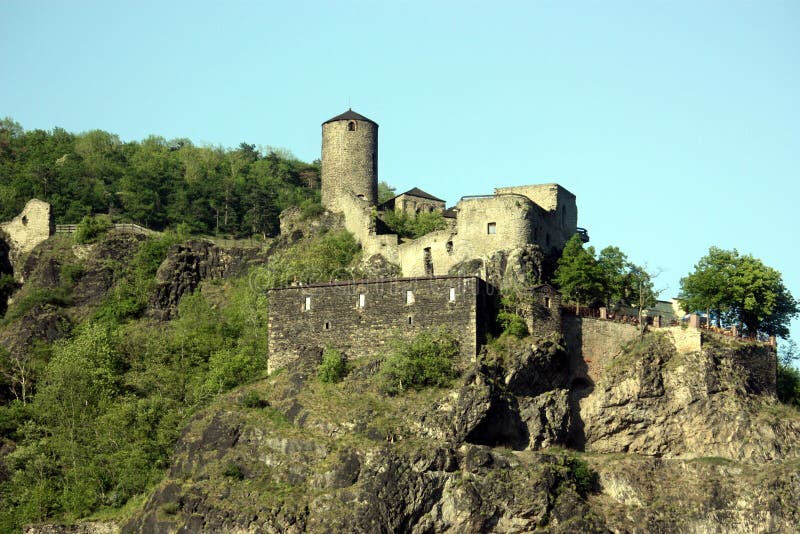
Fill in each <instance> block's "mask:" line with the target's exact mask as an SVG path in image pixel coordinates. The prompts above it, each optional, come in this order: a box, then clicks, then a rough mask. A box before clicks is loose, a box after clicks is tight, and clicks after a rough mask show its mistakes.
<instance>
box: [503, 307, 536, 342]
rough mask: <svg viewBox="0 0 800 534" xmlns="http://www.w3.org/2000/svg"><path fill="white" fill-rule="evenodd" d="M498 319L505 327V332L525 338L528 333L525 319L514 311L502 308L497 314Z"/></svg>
mask: <svg viewBox="0 0 800 534" xmlns="http://www.w3.org/2000/svg"><path fill="white" fill-rule="evenodd" d="M497 321H498V322H499V323H500V327H501V328H502V329H503V333H505V334H508V335H511V336H514V337H517V338H523V337H525V336H527V335H528V333H529V332H528V326H527V325H526V324H525V320H524V319H523V318H522V317H520V316H519V315H517V314H516V313H514V312H511V311H507V310H502V311H500V312H499V313H498V314H497Z"/></svg>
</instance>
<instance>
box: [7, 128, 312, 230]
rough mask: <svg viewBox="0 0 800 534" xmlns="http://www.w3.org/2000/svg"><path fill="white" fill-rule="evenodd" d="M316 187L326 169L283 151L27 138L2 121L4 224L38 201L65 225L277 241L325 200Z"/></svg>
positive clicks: (35, 134)
mask: <svg viewBox="0 0 800 534" xmlns="http://www.w3.org/2000/svg"><path fill="white" fill-rule="evenodd" d="M318 184H319V165H317V164H307V163H303V162H301V161H298V160H297V159H296V158H294V157H293V156H292V155H291V154H290V153H289V152H288V151H285V150H280V149H265V150H264V151H263V153H262V152H261V151H259V150H257V149H256V147H255V145H252V144H248V143H241V144H240V145H239V146H238V147H237V148H235V149H223V148H221V147H211V146H195V145H193V144H192V142H191V141H189V140H188V139H173V140H166V139H164V138H163V137H158V136H150V137H148V138H147V139H144V140H142V141H140V142H123V141H121V140H120V139H119V137H117V136H116V135H114V134H111V133H108V132H104V131H102V130H92V131H89V132H85V133H81V134H73V133H69V132H67V131H65V130H63V129H60V128H54V129H53V130H52V131H44V130H32V131H25V130H24V129H23V128H22V127H21V126H20V125H19V124H18V123H16V122H14V121H13V120H11V119H9V118H6V119H3V120H2V121H0V220H8V219H11V218H12V217H14V216H15V215H16V214H17V213H19V211H20V210H21V209H22V207H23V206H24V205H25V203H26V202H27V201H28V200H29V199H31V198H33V197H36V198H40V199H42V200H46V201H47V202H49V203H50V204H51V205H52V207H53V214H54V217H55V220H56V223H59V224H62V223H68V224H75V223H78V222H79V221H81V220H82V219H83V218H84V217H85V216H87V215H97V214H108V215H109V216H111V217H112V218H113V219H114V220H115V221H118V222H135V223H139V224H142V225H144V226H147V227H149V228H152V229H154V230H163V229H164V228H167V227H174V226H176V225H178V224H185V225H186V226H187V227H188V228H189V229H190V230H191V231H192V232H193V233H204V234H226V235H231V234H232V235H236V236H250V235H256V234H261V235H273V234H275V233H276V232H277V231H278V214H279V213H280V211H281V210H282V209H284V208H286V207H288V206H291V205H297V204H300V203H301V202H302V201H304V200H312V201H315V200H318V196H319V192H318Z"/></svg>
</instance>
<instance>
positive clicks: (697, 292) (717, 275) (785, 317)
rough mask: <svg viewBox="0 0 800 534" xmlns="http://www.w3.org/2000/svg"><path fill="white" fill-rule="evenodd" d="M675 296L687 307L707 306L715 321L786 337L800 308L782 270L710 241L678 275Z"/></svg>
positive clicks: (754, 331)
mask: <svg viewBox="0 0 800 534" xmlns="http://www.w3.org/2000/svg"><path fill="white" fill-rule="evenodd" d="M679 299H680V302H681V305H682V306H683V308H684V309H685V310H689V311H692V310H709V311H710V312H711V313H712V314H713V315H714V316H716V318H717V323H718V325H722V324H735V325H738V326H740V327H741V326H744V327H745V328H746V329H747V331H748V332H749V333H751V334H757V333H763V334H767V335H776V336H781V337H787V336H788V335H789V323H790V321H791V320H792V318H794V317H796V316H797V315H798V313H800V308H798V302H797V301H796V300H795V298H794V297H793V296H792V294H791V293H790V292H789V290H788V289H787V287H786V285H785V284H784V283H783V277H782V276H781V273H780V272H779V271H777V270H776V269H773V268H772V267H769V266H767V265H765V264H764V263H763V262H762V261H761V260H759V259H758V258H755V257H753V256H752V255H750V254H747V255H740V254H739V252H738V251H737V250H736V249H734V250H723V249H720V248H717V247H711V248H710V249H709V251H708V254H707V255H705V256H703V257H702V258H700V261H699V262H698V263H697V265H695V268H694V271H692V272H691V273H689V275H688V276H686V277H684V278H682V279H681V292H680V295H679Z"/></svg>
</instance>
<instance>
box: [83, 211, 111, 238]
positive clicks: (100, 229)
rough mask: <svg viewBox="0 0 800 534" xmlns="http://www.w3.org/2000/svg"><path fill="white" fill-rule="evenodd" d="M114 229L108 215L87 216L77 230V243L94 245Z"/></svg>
mask: <svg viewBox="0 0 800 534" xmlns="http://www.w3.org/2000/svg"><path fill="white" fill-rule="evenodd" d="M113 227H114V223H113V222H111V217H109V216H108V215H95V216H92V215H87V216H85V217H84V218H83V219H81V222H79V223H78V227H77V228H76V229H75V242H76V243H94V242H95V241H97V239H98V238H99V237H100V236H101V235H103V234H104V233H106V232H108V231H109V230H111V229H112V228H113Z"/></svg>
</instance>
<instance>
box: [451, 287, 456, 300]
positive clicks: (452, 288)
mask: <svg viewBox="0 0 800 534" xmlns="http://www.w3.org/2000/svg"><path fill="white" fill-rule="evenodd" d="M455 301H456V288H454V287H451V288H450V302H455Z"/></svg>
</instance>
